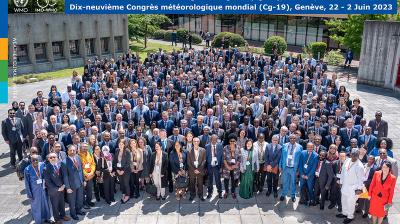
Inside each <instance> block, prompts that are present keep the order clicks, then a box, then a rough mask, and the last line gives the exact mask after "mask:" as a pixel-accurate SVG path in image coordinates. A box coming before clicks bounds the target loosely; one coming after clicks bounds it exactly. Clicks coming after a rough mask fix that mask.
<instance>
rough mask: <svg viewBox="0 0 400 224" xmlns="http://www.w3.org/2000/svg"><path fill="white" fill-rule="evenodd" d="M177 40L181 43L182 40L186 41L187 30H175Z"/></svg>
mask: <svg viewBox="0 0 400 224" xmlns="http://www.w3.org/2000/svg"><path fill="white" fill-rule="evenodd" d="M176 34H177V37H178V38H177V39H178V41H179V42H183V40H187V35H188V34H189V30H188V29H186V28H180V29H177V30H176Z"/></svg>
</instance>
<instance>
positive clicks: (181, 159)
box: [169, 141, 189, 201]
mask: <svg viewBox="0 0 400 224" xmlns="http://www.w3.org/2000/svg"><path fill="white" fill-rule="evenodd" d="M174 146H175V147H174V150H173V151H172V152H171V154H170V156H169V165H170V167H171V171H172V174H173V179H174V180H175V181H178V179H179V178H184V179H185V180H186V183H188V182H189V181H188V177H187V163H186V161H187V159H186V158H187V152H186V151H184V150H183V148H182V143H181V142H179V141H175V142H174ZM175 190H176V200H178V201H179V200H181V199H182V197H183V196H184V194H185V193H186V187H182V186H181V185H179V186H178V185H175Z"/></svg>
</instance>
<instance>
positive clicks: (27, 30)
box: [8, 13, 129, 74]
mask: <svg viewBox="0 0 400 224" xmlns="http://www.w3.org/2000/svg"><path fill="white" fill-rule="evenodd" d="M8 23H9V24H8V33H9V43H10V45H9V52H10V53H9V59H10V61H11V59H12V57H13V46H12V43H13V42H15V41H16V44H17V45H27V46H28V56H29V61H28V63H22V64H21V63H20V64H18V66H17V69H18V70H17V73H18V74H25V73H38V72H46V71H53V70H58V69H64V68H73V67H78V66H82V65H83V64H84V61H85V59H88V58H90V57H93V56H87V55H86V49H85V48H86V46H85V39H89V38H93V39H95V55H98V56H100V58H104V57H108V58H110V57H114V58H115V57H117V56H119V55H121V54H122V53H123V52H127V50H128V46H129V44H128V40H129V38H128V16H127V15H65V14H61V13H54V14H45V13H43V14H10V15H8ZM103 37H108V38H109V42H108V48H109V52H108V53H105V52H102V50H103V49H101V38H103ZM115 37H122V51H117V49H116V46H115V44H114V38H115ZM14 38H15V39H14ZM14 40H15V41H14ZM71 40H79V41H80V43H79V54H80V55H79V56H78V57H71V55H70V49H69V41H71ZM56 41H62V42H63V53H64V57H63V58H61V59H56V60H55V59H54V55H53V50H52V43H53V42H56ZM35 43H46V56H47V59H46V60H44V61H36V56H35V52H34V44H35ZM11 71H12V69H11V67H9V73H11Z"/></svg>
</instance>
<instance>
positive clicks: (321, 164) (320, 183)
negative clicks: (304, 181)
mask: <svg viewBox="0 0 400 224" xmlns="http://www.w3.org/2000/svg"><path fill="white" fill-rule="evenodd" d="M326 156H327V152H326V151H325V150H321V151H320V152H319V161H318V166H317V169H316V170H315V186H314V188H315V199H316V203H317V204H318V203H319V209H321V210H324V207H325V198H326V195H327V193H328V191H329V189H330V188H331V184H332V180H333V179H334V174H333V168H332V163H331V162H329V161H328V160H327V159H326ZM320 196H321V200H319V197H320Z"/></svg>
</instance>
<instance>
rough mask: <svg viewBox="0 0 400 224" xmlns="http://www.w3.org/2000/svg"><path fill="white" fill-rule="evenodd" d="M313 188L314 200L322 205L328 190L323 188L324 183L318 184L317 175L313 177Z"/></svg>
mask: <svg viewBox="0 0 400 224" xmlns="http://www.w3.org/2000/svg"><path fill="white" fill-rule="evenodd" d="M314 189H315V192H314V194H315V200H316V202H319V203H320V206H324V205H325V200H326V195H327V193H328V190H326V189H325V185H323V186H320V184H319V178H318V177H317V178H315V184H314Z"/></svg>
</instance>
